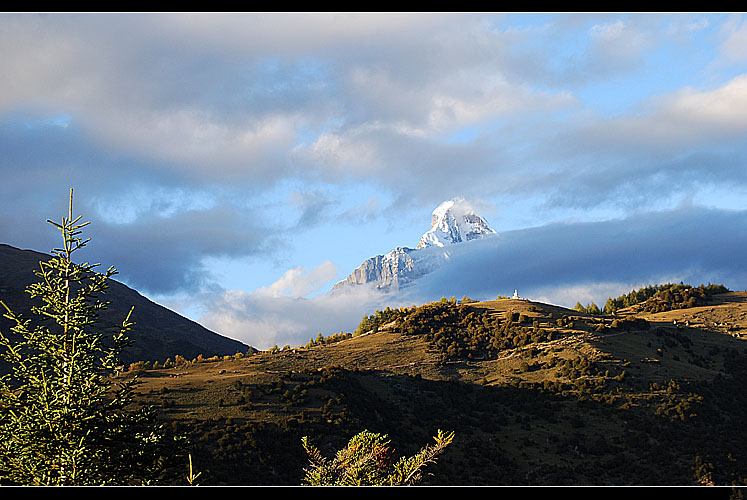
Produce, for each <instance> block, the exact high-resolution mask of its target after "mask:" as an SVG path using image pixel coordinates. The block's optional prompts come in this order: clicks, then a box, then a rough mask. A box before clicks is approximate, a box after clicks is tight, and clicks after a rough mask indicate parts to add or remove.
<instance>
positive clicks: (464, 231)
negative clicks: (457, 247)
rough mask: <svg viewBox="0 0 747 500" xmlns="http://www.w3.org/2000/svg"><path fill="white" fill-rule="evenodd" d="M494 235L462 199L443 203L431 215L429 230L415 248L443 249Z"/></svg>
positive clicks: (492, 230)
mask: <svg viewBox="0 0 747 500" xmlns="http://www.w3.org/2000/svg"><path fill="white" fill-rule="evenodd" d="M490 234H495V230H494V229H493V228H492V227H490V225H489V224H488V222H487V221H486V220H485V219H483V218H482V217H480V216H479V215H478V214H477V213H476V212H475V211H474V210H473V209H472V207H471V206H470V205H469V204H468V203H466V202H465V201H464V198H453V199H451V200H447V201H444V202H443V203H441V204H440V205H439V206H438V207H436V209H435V210H434V211H433V214H432V215H431V228H430V229H429V230H428V231H427V232H426V233H425V234H424V235H423V236H422V237H421V238H420V242H419V243H418V246H417V247H416V248H418V249H419V248H426V247H430V246H438V247H443V246H445V245H451V244H454V243H461V242H463V241H469V240H474V239H477V238H482V237H484V236H487V235H490Z"/></svg>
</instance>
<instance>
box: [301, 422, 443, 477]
mask: <svg viewBox="0 0 747 500" xmlns="http://www.w3.org/2000/svg"><path fill="white" fill-rule="evenodd" d="M433 439H434V441H435V444H432V445H426V446H425V447H424V448H422V449H421V450H420V451H419V452H418V453H416V454H415V455H413V456H412V457H402V458H400V459H399V460H397V461H396V462H395V461H394V460H393V457H392V453H393V450H392V448H391V447H390V440H389V437H388V436H387V435H386V434H378V433H374V432H369V431H367V430H365V431H363V432H360V433H358V434H356V435H355V436H353V437H352V438H351V439H350V441H349V442H348V444H347V446H346V447H345V448H343V449H341V450H340V451H338V452H337V454H336V455H335V457H334V459H332V460H328V459H326V458H325V457H324V456H323V455H322V454H321V452H320V451H319V449H318V448H316V447H315V446H313V445H312V444H311V443H310V442H309V439H308V437H307V436H304V437H303V438H302V439H301V443H302V445H303V447H304V450H305V451H306V454H307V455H308V457H309V467H308V468H307V469H306V470H305V472H306V475H305V477H304V482H305V483H306V484H308V485H311V486H403V485H412V484H416V483H417V482H419V481H420V480H421V479H422V469H423V468H424V467H425V466H426V465H427V464H429V463H434V462H435V461H436V459H435V457H436V456H437V455H439V454H440V453H441V452H443V451H444V449H445V448H446V447H447V446H448V445H449V444H451V443H452V441H453V440H454V433H453V432H443V431H441V430H440V429H439V431H438V434H437V435H436V436H434V438H433Z"/></svg>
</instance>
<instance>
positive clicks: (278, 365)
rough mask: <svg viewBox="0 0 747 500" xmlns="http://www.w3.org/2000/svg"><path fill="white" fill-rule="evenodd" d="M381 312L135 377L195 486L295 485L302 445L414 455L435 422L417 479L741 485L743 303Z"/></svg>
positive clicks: (745, 435) (744, 298) (503, 303)
mask: <svg viewBox="0 0 747 500" xmlns="http://www.w3.org/2000/svg"><path fill="white" fill-rule="evenodd" d="M378 313H380V315H381V316H384V315H390V316H391V317H394V318H395V319H393V320H391V321H388V322H387V323H386V324H382V325H381V327H377V328H374V329H372V330H369V332H370V333H364V334H362V335H359V336H355V337H352V338H347V339H345V340H341V341H339V342H335V343H330V344H328V345H316V346H311V347H308V348H304V347H299V348H296V349H287V350H284V351H280V352H276V353H269V352H266V353H261V354H258V355H254V356H251V357H242V358H239V357H234V358H229V357H226V358H214V359H212V360H207V361H205V362H202V363H186V364H183V365H181V366H178V367H176V368H173V369H168V370H149V371H146V372H143V373H142V374H141V377H142V378H141V380H142V385H141V386H140V393H141V397H142V400H143V401H145V402H149V403H154V404H156V405H158V406H159V407H160V408H161V410H160V411H161V413H162V415H163V417H164V418H166V419H168V420H169V421H171V422H172V424H171V425H172V426H173V427H175V428H178V429H183V430H186V431H187V432H188V433H190V435H191V437H192V443H193V445H192V448H191V450H192V453H193V458H194V460H195V464H196V466H197V468H198V470H201V471H202V472H203V473H204V474H203V483H202V484H236V485H252V484H261V485H283V484H287V485H293V484H299V483H300V478H301V477H302V475H303V474H302V468H303V467H304V466H305V465H306V458H305V456H304V455H303V450H302V448H301V446H300V439H301V437H302V436H304V435H308V436H309V437H310V438H311V439H312V440H313V441H314V442H315V443H317V444H318V445H320V446H321V447H322V449H323V450H324V451H325V452H326V453H327V454H328V456H329V455H331V454H332V453H333V451H334V450H336V449H339V448H340V447H342V445H343V444H344V443H345V442H346V440H347V439H348V438H349V437H350V436H352V435H353V434H355V433H357V432H359V431H360V430H363V429H368V430H371V431H374V432H381V433H385V434H388V435H389V436H390V437H391V439H392V443H393V445H394V446H395V447H396V448H397V451H398V453H401V454H411V453H413V452H414V451H416V450H417V449H419V448H420V447H421V446H422V445H423V444H424V443H426V442H428V441H429V440H430V439H431V438H430V436H432V435H434V434H435V432H436V430H437V429H439V428H440V429H447V430H454V431H456V436H457V438H456V440H455V442H454V443H453V444H452V445H451V446H450V447H449V448H448V449H447V451H446V452H445V453H444V454H443V455H442V456H441V457H439V460H438V463H437V464H435V465H431V466H429V468H428V469H427V471H426V472H427V473H428V474H427V475H426V476H425V481H424V484H433V485H699V484H718V485H732V484H738V485H745V484H747V466H746V465H745V459H746V458H747V457H745V449H744V443H745V442H747V422H746V421H745V419H744V415H745V412H746V411H747V390H745V389H746V387H745V383H746V382H745V380H747V379H746V378H745V375H747V373H745V369H746V367H747V363H746V361H747V344H745V340H746V339H747V293H745V292H732V293H728V294H722V295H716V296H713V297H712V298H711V302H710V303H709V304H708V305H707V306H702V307H693V308H688V309H678V310H673V311H667V312H661V313H650V314H641V315H639V316H638V317H637V318H633V317H631V316H626V315H624V314H618V315H617V316H614V317H613V316H593V315H589V314H584V313H578V312H576V311H573V310H570V309H565V308H561V307H557V306H552V305H547V304H542V303H535V302H529V301H523V300H508V299H506V300H497V301H490V302H481V303H470V304H463V305H460V304H457V303H456V302H455V301H454V302H452V301H442V302H440V303H433V304H425V305H423V306H420V307H417V308H410V309H407V310H404V311H399V312H393V311H388V312H386V313H384V312H378ZM397 314H401V315H400V316H399V317H397ZM373 316H375V315H372V317H373ZM397 318H398V319H397ZM459 318H461V319H459ZM389 319H391V318H389ZM457 319H459V321H461V322H462V323H461V325H462V326H459V327H458V326H455V325H458V324H459V323H457ZM478 323H479V324H481V325H484V328H480V327H478V326H477V325H478ZM427 325H440V326H439V327H437V328H434V327H433V326H429V327H428V328H430V330H428V329H426V328H425V327H426V326H427ZM450 325H451V326H450ZM464 325H469V326H464ZM452 326H453V328H452ZM467 332H471V333H470V334H467ZM487 332H492V333H491V334H490V335H488V336H486V335H487ZM491 335H492V336H491ZM485 338H490V339H492V340H491V342H489V343H485V342H484V340H485Z"/></svg>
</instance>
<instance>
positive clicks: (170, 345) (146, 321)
mask: <svg viewBox="0 0 747 500" xmlns="http://www.w3.org/2000/svg"><path fill="white" fill-rule="evenodd" d="M50 257H51V256H50V255H48V254H43V253H39V252H35V251H32V250H20V249H18V248H15V247H12V246H10V245H5V244H0V300H2V301H3V302H5V304H6V305H7V306H8V307H10V309H11V310H13V311H15V312H17V313H20V314H22V315H24V316H26V317H27V318H28V317H29V310H30V306H31V299H30V298H29V296H28V294H27V293H26V291H25V290H26V287H27V286H28V284H29V283H32V282H35V281H37V280H38V278H37V277H36V276H35V275H34V273H33V271H34V270H35V269H38V268H39V262H40V261H42V260H47V259H49V258H50ZM109 285H110V286H109V289H108V290H107V292H106V297H105V299H106V300H108V301H111V305H110V306H109V309H107V310H106V311H104V313H103V314H102V318H101V321H102V324H103V325H104V326H105V327H106V328H116V326H117V325H121V324H122V320H124V318H125V317H126V316H127V313H128V312H129V310H130V308H131V307H133V306H134V307H135V309H134V311H133V313H132V317H131V319H132V321H134V322H135V326H134V327H133V329H132V331H131V332H130V338H131V339H132V340H134V341H135V343H134V345H133V346H131V347H129V348H127V349H126V350H125V351H124V352H123V353H122V358H123V361H124V362H126V363H130V362H132V361H136V360H156V359H160V360H164V359H166V358H168V357H173V356H174V355H175V354H181V355H183V356H185V357H188V358H190V359H192V358H194V357H196V356H197V355H199V354H203V355H207V356H212V355H225V354H235V353H236V352H246V351H247V350H248V349H249V346H246V345H244V344H243V343H241V342H238V341H236V340H233V339H229V338H226V337H223V336H221V335H219V334H217V333H215V332H212V331H210V330H208V329H207V328H204V327H203V326H201V325H199V324H197V323H195V322H194V321H191V320H189V319H187V318H185V317H183V316H180V315H179V314H177V313H175V312H173V311H171V310H169V309H167V308H165V307H163V306H161V305H159V304H156V303H155V302H153V301H151V300H149V299H147V298H146V297H143V296H142V295H141V294H139V293H138V292H137V291H135V290H133V289H131V288H129V287H127V286H126V285H124V284H122V283H119V282H118V281H116V280H110V282H109ZM3 312H4V311H3ZM10 326H12V324H11V323H10V321H8V320H7V319H6V318H4V317H0V329H2V331H3V332H7V333H9V328H10Z"/></svg>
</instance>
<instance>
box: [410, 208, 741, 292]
mask: <svg viewBox="0 0 747 500" xmlns="http://www.w3.org/2000/svg"><path fill="white" fill-rule="evenodd" d="M745 244H747V212H745V211H725V210H716V209H708V208H702V207H695V206H688V207H682V208H679V209H676V210H670V211H663V212H648V213H642V214H638V215H634V216H630V217H628V218H625V219H618V220H609V221H604V222H593V223H592V222H587V223H564V224H550V225H547V226H542V227H537V228H531V229H523V230H517V231H507V232H505V233H502V234H500V235H499V236H498V237H496V238H491V239H487V240H481V241H475V242H469V243H468V244H464V245H457V246H454V247H453V250H451V249H450V253H451V259H450V262H449V264H448V265H446V266H444V267H443V268H441V269H439V270H438V271H436V272H433V273H431V274H429V275H426V276H425V277H424V278H423V279H422V281H421V282H420V283H418V285H417V286H416V287H415V289H414V290H413V291H412V293H414V294H419V295H421V297H422V298H431V299H433V298H438V297H441V296H457V297H461V296H463V295H465V294H466V295H468V296H473V298H483V299H484V298H489V297H491V296H496V295H498V294H503V295H507V294H509V293H511V292H513V290H514V289H515V288H518V289H519V290H520V291H523V292H525V293H528V294H532V293H539V292H541V291H543V290H547V289H551V288H569V287H583V286H595V285H599V284H617V285H618V286H620V287H623V289H622V290H620V293H625V292H627V291H629V289H628V290H626V289H625V288H624V287H627V286H629V284H639V285H644V284H656V283H661V282H663V281H666V280H673V281H676V282H679V281H685V282H686V283H691V284H693V285H699V284H701V283H709V282H710V283H722V284H724V285H726V286H727V287H729V288H731V289H736V290H743V289H745V288H746V287H747V265H746V264H747V260H745V255H744V251H743V249H744V248H745ZM543 293H544V292H543ZM606 298H607V297H597V298H596V300H597V301H599V300H602V301H604V300H605V299H606ZM574 303H575V301H574ZM570 305H573V304H570Z"/></svg>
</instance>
